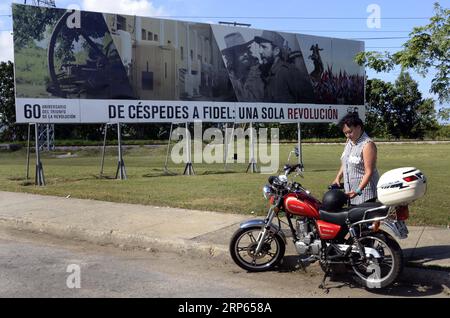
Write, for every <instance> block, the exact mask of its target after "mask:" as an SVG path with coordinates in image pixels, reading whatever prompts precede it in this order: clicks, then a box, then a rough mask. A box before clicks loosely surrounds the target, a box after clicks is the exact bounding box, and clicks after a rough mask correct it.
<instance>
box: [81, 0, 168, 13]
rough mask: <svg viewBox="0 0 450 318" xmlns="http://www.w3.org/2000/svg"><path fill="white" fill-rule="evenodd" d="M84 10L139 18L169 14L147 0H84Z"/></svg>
mask: <svg viewBox="0 0 450 318" xmlns="http://www.w3.org/2000/svg"><path fill="white" fill-rule="evenodd" d="M82 9H83V10H87V11H97V12H111V13H122V14H129V15H139V16H161V15H166V14H167V13H166V12H165V10H164V8H163V7H162V6H160V7H155V6H154V5H153V3H152V2H151V1H147V0H95V1H94V0H83V1H82Z"/></svg>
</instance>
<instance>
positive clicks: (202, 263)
mask: <svg viewBox="0 0 450 318" xmlns="http://www.w3.org/2000/svg"><path fill="white" fill-rule="evenodd" d="M71 264H74V265H75V268H74V267H69V266H70V265H71ZM76 267H79V269H80V275H79V278H80V280H79V283H80V287H81V288H76V287H77V286H76V283H77V282H78V281H77V279H76V278H77V277H76V273H77V269H76ZM68 269H69V272H68V271H67V270H68ZM449 276H450V274H449V273H448V272H445V271H432V270H423V269H413V268H407V269H405V272H404V273H403V275H402V277H401V279H400V281H399V283H398V284H396V286H394V287H393V288H391V289H390V290H387V291H383V292H380V291H376V292H368V291H366V290H363V289H360V288H355V286H353V285H352V284H351V280H349V279H347V278H346V277H341V278H340V280H334V281H331V282H330V283H329V284H328V286H329V287H331V289H330V292H329V293H328V294H326V293H324V291H322V290H319V289H318V288H317V286H318V285H319V283H320V280H321V278H322V272H321V270H320V269H319V267H318V266H317V265H312V266H310V267H309V268H307V269H306V271H304V270H301V269H298V266H297V264H296V261H295V258H294V257H292V256H291V257H290V256H287V257H286V262H285V263H284V264H283V265H282V266H281V268H280V269H279V270H277V271H273V272H266V273H251V274H250V273H247V272H245V271H243V270H240V269H239V268H238V267H237V266H236V265H234V264H233V263H231V261H230V262H220V263H219V262H218V260H217V259H214V258H206V257H205V258H192V257H190V256H189V255H186V254H185V253H181V254H175V253H165V252H161V251H158V250H154V249H153V250H148V251H145V250H120V249H118V248H115V247H109V246H103V247H102V246H97V245H90V244H87V243H83V242H74V241H67V240H61V239H55V238H53V237H50V236H46V235H43V234H30V233H26V232H21V231H16V230H4V229H2V230H0V297H167V298H171V297H181V298H186V297H187V298H198V297H202V298H203V297H204V298H207V297H213V298H234V297H245V298H254V297H275V298H278V297H386V296H388V297H397V296H400V297H422V296H423V297H450V292H449V288H448V287H449V286H450V277H449ZM68 280H69V285H70V286H72V287H75V288H72V289H71V288H68V286H67V281H68Z"/></svg>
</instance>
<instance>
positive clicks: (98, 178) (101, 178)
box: [92, 174, 116, 180]
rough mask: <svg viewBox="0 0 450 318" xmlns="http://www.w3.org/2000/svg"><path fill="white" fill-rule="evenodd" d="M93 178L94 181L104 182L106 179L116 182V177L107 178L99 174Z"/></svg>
mask: <svg viewBox="0 0 450 318" xmlns="http://www.w3.org/2000/svg"><path fill="white" fill-rule="evenodd" d="M92 177H94V179H97V180H103V179H105V180H116V177H115V176H105V175H101V176H100V175H98V174H93V175H92Z"/></svg>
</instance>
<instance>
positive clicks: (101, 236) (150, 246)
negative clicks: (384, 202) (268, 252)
mask: <svg viewBox="0 0 450 318" xmlns="http://www.w3.org/2000/svg"><path fill="white" fill-rule="evenodd" d="M0 228H4V229H14V230H19V231H26V232H30V233H41V234H46V235H50V236H53V237H56V238H61V239H69V240H73V241H84V242H88V243H91V244H95V245H100V246H105V245H112V246H114V247H117V248H120V249H124V250H129V249H142V250H146V251H148V252H172V253H177V254H179V255H190V256H195V257H202V258H204V257H207V258H214V259H217V260H218V261H222V262H229V261H231V258H230V256H229V251H228V247H227V246H224V245H220V244H206V243H199V242H193V241H190V240H183V239H173V240H167V239H160V238H153V237H149V236H146V235H142V234H127V233H121V232H120V231H117V230H110V231H92V230H87V229H85V228H82V227H77V226H60V225H55V224H51V223H42V222H36V221H31V220H26V219H16V218H7V217H0ZM405 267H409V268H419V269H427V270H438V271H446V272H449V271H450V267H448V266H445V265H435V264H422V263H420V262H418V261H417V260H411V259H407V258H405Z"/></svg>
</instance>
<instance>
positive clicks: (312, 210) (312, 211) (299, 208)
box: [284, 193, 320, 219]
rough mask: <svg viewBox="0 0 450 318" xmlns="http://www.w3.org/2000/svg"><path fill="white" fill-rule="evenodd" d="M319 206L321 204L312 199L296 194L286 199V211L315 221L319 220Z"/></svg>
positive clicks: (289, 195) (291, 194)
mask: <svg viewBox="0 0 450 318" xmlns="http://www.w3.org/2000/svg"><path fill="white" fill-rule="evenodd" d="M318 204H320V203H319V202H318V201H317V200H316V199H314V198H312V197H308V196H299V195H297V194H295V193H290V194H288V195H287V196H286V198H285V199H284V208H285V209H286V211H288V212H289V213H292V214H295V215H301V216H306V217H309V218H314V219H319V209H318Z"/></svg>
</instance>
